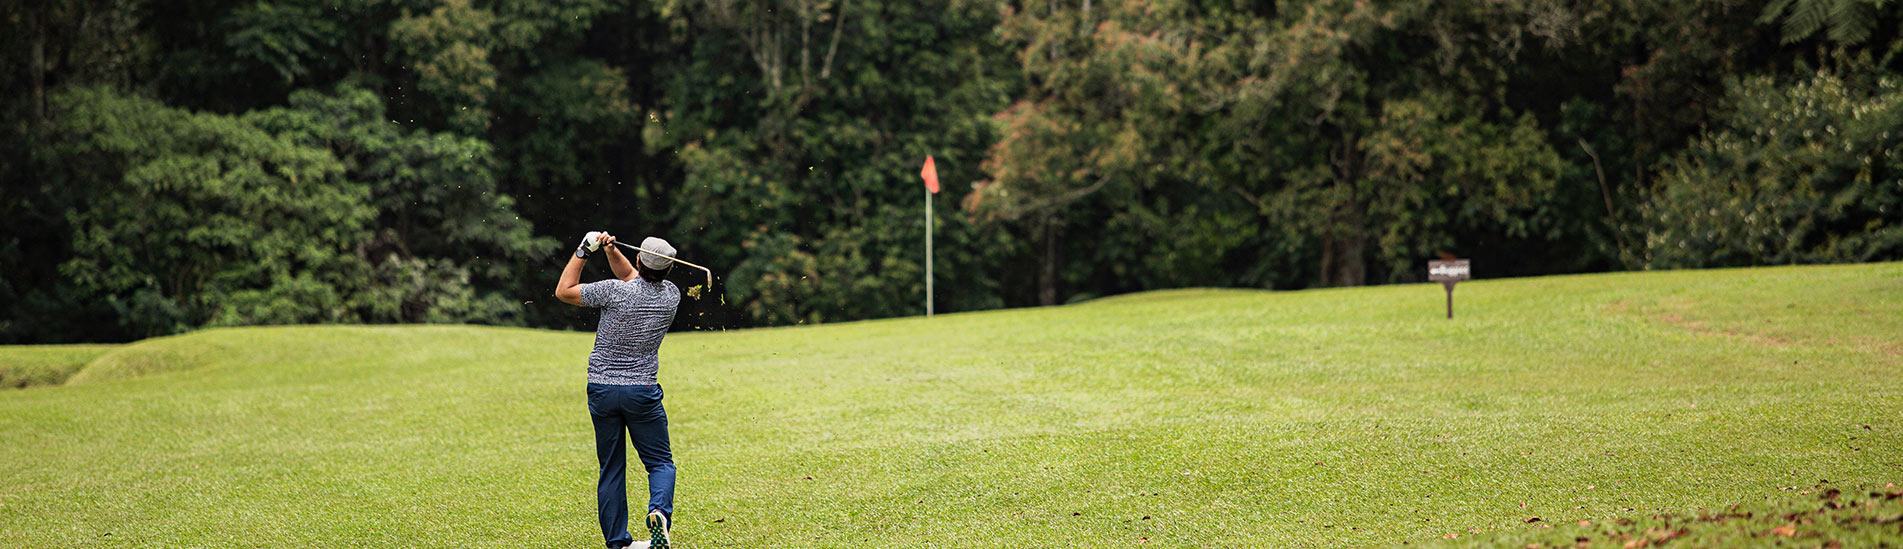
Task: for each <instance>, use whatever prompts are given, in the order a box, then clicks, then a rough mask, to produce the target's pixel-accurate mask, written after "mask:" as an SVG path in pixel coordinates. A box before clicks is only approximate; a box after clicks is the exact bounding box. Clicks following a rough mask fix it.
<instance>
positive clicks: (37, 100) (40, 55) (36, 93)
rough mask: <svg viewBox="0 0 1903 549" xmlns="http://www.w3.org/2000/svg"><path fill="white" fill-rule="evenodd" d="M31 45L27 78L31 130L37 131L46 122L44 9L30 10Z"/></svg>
mask: <svg viewBox="0 0 1903 549" xmlns="http://www.w3.org/2000/svg"><path fill="white" fill-rule="evenodd" d="M31 13H32V15H31V16H30V17H32V18H33V23H32V25H33V45H32V47H31V48H30V49H31V51H29V52H28V53H27V59H28V61H27V63H28V65H27V73H28V78H30V79H32V81H33V84H32V86H33V105H32V107H33V120H32V122H31V124H30V126H31V127H32V128H34V129H35V130H38V129H39V127H40V125H41V124H43V123H45V121H46V8H45V7H44V6H42V7H40V9H37V10H32V11H31Z"/></svg>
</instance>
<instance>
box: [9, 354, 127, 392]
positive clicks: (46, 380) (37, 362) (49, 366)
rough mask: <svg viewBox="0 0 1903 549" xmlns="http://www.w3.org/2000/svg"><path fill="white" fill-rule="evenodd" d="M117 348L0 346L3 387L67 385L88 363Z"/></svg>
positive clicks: (20, 387)
mask: <svg viewBox="0 0 1903 549" xmlns="http://www.w3.org/2000/svg"><path fill="white" fill-rule="evenodd" d="M115 347H118V346H117V345H8V346H0V388H5V389H22V388H26V387H36V386H42V385H59V384H61V383H65V382H66V380H67V379H68V378H71V377H73V374H75V373H77V372H79V370H80V368H83V367H85V366H86V363H88V362H92V360H93V359H95V358H98V357H99V355H103V354H106V353H107V352H109V351H111V350H112V349H113V348H115Z"/></svg>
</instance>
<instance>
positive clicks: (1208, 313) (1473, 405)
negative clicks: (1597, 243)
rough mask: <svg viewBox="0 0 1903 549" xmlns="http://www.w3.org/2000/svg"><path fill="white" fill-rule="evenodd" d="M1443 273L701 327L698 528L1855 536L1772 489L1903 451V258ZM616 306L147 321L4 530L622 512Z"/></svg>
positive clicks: (60, 406) (15, 405)
mask: <svg viewBox="0 0 1903 549" xmlns="http://www.w3.org/2000/svg"><path fill="white" fill-rule="evenodd" d="M1442 299H1443V298H1442V293H1441V289H1440V287H1439V286H1438V285H1426V284H1422V285H1405V286H1387V287H1377V288H1356V289H1342V290H1317V291H1303V292H1262V291H1237V290H1185V291H1175V292H1166V293H1158V294H1150V295H1139V296H1128V297H1120V298H1113V299H1103V300H1096V301H1091V302H1086V303H1081V304H1078V305H1073V306H1064V307H1051V308H1039V309H1026V310H1011V311H994V312H984V313H972V314H954V315H941V316H938V317H934V318H931V319H924V318H905V319H893V320H885V321H874V322H855V323H847V324H838V325H824V326H807V327H797V328H780V329H766V330H745V331H734V332H724V333H677V334H671V335H669V336H668V338H667V342H666V344H665V345H663V347H662V357H661V360H662V370H661V381H662V383H663V385H664V386H665V388H666V394H667V401H666V402H667V409H668V413H669V416H670V429H671V434H672V437H673V448H674V451H675V457H676V459H677V460H678V462H679V467H680V487H681V491H680V496H679V499H678V501H677V504H678V509H679V514H678V515H677V516H676V519H677V520H676V523H675V524H676V526H677V534H678V537H677V540H678V541H679V542H680V543H682V544H683V546H686V547H780V546H800V547H814V546H816V547H867V546H875V547H883V546H919V545H940V546H948V547H949V546H964V545H986V544H996V543H1006V544H1010V545H1017V546H1027V547H1051V546H1071V545H1078V544H1087V545H1121V544H1131V543H1148V544H1157V545H1162V546H1169V547H1283V546H1314V545H1352V546H1368V545H1384V544H1400V543H1409V544H1418V543H1423V542H1426V543H1457V544H1466V543H1479V544H1488V545H1501V544H1513V546H1521V545H1524V544H1526V543H1542V544H1548V546H1550V545H1551V544H1554V543H1560V542H1569V543H1570V542H1571V540H1574V539H1575V538H1577V537H1581V536H1586V537H1590V538H1592V539H1594V540H1599V542H1600V543H1606V542H1607V541H1612V542H1616V544H1617V545H1624V544H1626V543H1633V542H1635V541H1639V538H1638V537H1637V536H1641V535H1646V532H1648V531H1651V529H1653V528H1660V529H1662V530H1660V532H1664V533H1670V532H1675V531H1676V530H1671V529H1669V528H1668V527H1672V526H1682V527H1683V528H1685V529H1687V530H1689V533H1688V534H1686V535H1692V534H1697V532H1698V531H1699V529H1700V528H1704V527H1706V526H1702V525H1690V524H1681V523H1683V522H1685V521H1688V520H1691V519H1685V518H1679V519H1667V518H1661V519H1658V520H1659V521H1660V522H1657V523H1651V522H1646V521H1648V520H1652V519H1651V518H1649V517H1651V516H1652V515H1654V514H1659V515H1660V516H1662V517H1667V516H1671V515H1666V513H1680V512H1686V511H1684V510H1697V509H1714V510H1724V509H1729V508H1730V507H1731V506H1733V505H1738V506H1740V509H1741V512H1746V513H1756V514H1755V515H1752V519H1751V520H1753V521H1754V522H1750V523H1748V525H1747V527H1742V528H1741V529H1740V531H1743V532H1756V531H1757V530H1758V528H1760V527H1761V526H1764V524H1760V523H1759V522H1755V521H1756V520H1757V518H1756V517H1763V516H1765V513H1775V514H1776V515H1778V516H1779V517H1780V518H1786V519H1787V520H1786V522H1791V523H1796V525H1795V526H1794V527H1793V528H1795V530H1794V533H1793V535H1792V540H1793V541H1802V542H1804V543H1806V544H1822V543H1825V542H1827V541H1829V540H1830V539H1838V538H1829V539H1826V538H1824V537H1818V538H1814V539H1813V538H1808V537H1806V538H1803V539H1801V540H1798V539H1797V538H1798V537H1800V536H1804V535H1805V533H1806V532H1809V531H1812V529H1814V528H1816V525H1817V524H1820V523H1821V522H1823V521H1825V520H1837V518H1838V517H1837V516H1836V515H1832V516H1831V517H1830V518H1828V519H1826V518H1824V517H1823V516H1821V515H1819V516H1807V517H1803V518H1808V520H1811V521H1812V523H1811V524H1808V525H1807V524H1804V523H1803V522H1802V521H1801V520H1798V519H1791V518H1787V517H1783V514H1785V513H1792V512H1797V511H1804V512H1809V511H1810V510H1811V509H1812V508H1815V507H1816V506H1818V505H1824V504H1825V502H1822V501H1819V500H1816V499H1814V498H1816V497H1817V496H1818V494H1817V493H1815V492H1814V493H1813V494H1807V495H1801V496H1793V497H1798V498H1800V499H1801V500H1802V501H1797V502H1796V503H1791V504H1790V505H1793V506H1796V505H1798V504H1800V503H1801V504H1802V506H1801V507H1790V508H1786V507H1780V506H1781V505H1784V504H1782V503H1770V504H1765V505H1767V506H1768V508H1769V509H1770V510H1766V511H1760V510H1758V509H1761V508H1762V507H1753V506H1754V505H1757V504H1759V503H1761V502H1765V501H1767V500H1766V494H1787V495H1790V494H1795V492H1793V491H1789V490H1787V491H1782V492H1780V491H1779V490H1778V489H1779V488H1789V487H1792V486H1811V485H1812V484H1814V483H1817V481H1818V480H1820V479H1829V481H1830V486H1831V487H1836V488H1839V489H1840V490H1842V491H1843V494H1852V493H1855V494H1863V493H1865V492H1867V491H1868V490H1865V491H1863V492H1856V491H1853V490H1851V489H1850V488H1847V487H1857V486H1861V487H1871V486H1878V487H1880V486H1883V485H1884V484H1885V483H1887V482H1895V481H1897V480H1899V477H1900V476H1903V469H1900V468H1899V467H1900V466H1899V465H1898V463H1897V458H1896V456H1898V455H1903V415H1900V414H1899V413H1898V412H1897V411H1898V410H1903V375H1898V374H1899V373H1900V372H1903V357H1900V356H1898V353H1896V352H1895V347H1894V343H1895V342H1896V341H1897V337H1896V334H1898V333H1903V264H1882V265H1855V266H1828V267H1798V268H1772V269H1741V270H1719V271H1683V272H1660V273H1622V274H1612V275H1593V276H1568V277H1546V278H1529V279H1511V280H1480V281H1472V282H1468V283H1462V284H1461V285H1460V287H1459V289H1458V290H1457V292H1456V296H1455V299H1456V301H1457V303H1456V306H1457V313H1458V315H1459V316H1457V317H1456V318H1454V319H1452V320H1447V319H1444V318H1442V310H1441V307H1442V306H1443V302H1442ZM591 341H592V334H587V333H574V332H549V331H537V330H521V329H503V328H482V327H464V326H403V327H336V326H333V327H279V328H247V329H229V330H210V331H205V332H199V333H194V334H190V335H187V336H182V337H179V338H172V339H167V340H155V341H151V342H145V343H141V344H137V345H131V346H127V347H125V348H122V349H119V350H117V351H115V352H114V353H113V354H114V355H117V354H119V353H126V356H121V357H118V358H113V356H112V355H108V356H105V357H101V360H100V361H96V362H98V363H108V362H107V361H106V359H108V358H113V360H114V361H117V362H115V363H116V364H119V365H118V366H113V367H111V368H101V369H99V370H98V371H92V370H90V369H89V370H88V372H87V373H85V374H82V375H87V376H88V377H89V380H90V381H89V382H88V383H77V382H76V383H69V384H68V385H66V386H63V387H58V388H51V389H44V390H30V391H0V438H4V439H5V440H7V441H8V444H5V445H0V463H6V464H7V467H0V524H5V525H7V527H6V528H0V545H5V546H25V547H49V546H56V547H65V546H79V545H93V544H99V543H101V542H105V544H107V545H111V544H137V545H156V546H191V547H203V546H212V547H220V546H258V545H266V546H268V545H300V546H379V547H412V546H419V545H423V546H429V545H454V546H468V547H524V546H535V547H546V546H568V547H588V546H597V545H598V544H599V542H600V540H599V538H598V533H596V531H595V526H594V492H593V490H594V459H595V458H594V448H593V436H592V432H591V430H590V426H589V422H588V419H587V417H586V411H585V404H584V403H585V397H584V394H583V390H582V385H583V383H584V380H585V368H584V365H585V362H586V356H587V353H588V349H589V345H590V342H591ZM148 345H150V347H148V348H145V349H140V347H146V346H148ZM131 351H138V352H139V353H145V354H144V355H140V356H144V357H147V358H140V359H138V360H132V358H133V354H132V353H131ZM141 361H143V362H141ZM141 364H144V365H146V366H140V365H141ZM95 365H96V366H97V365H98V364H95ZM159 371H163V372H165V373H164V374H162V375H150V373H151V372H159ZM93 376H97V377H93ZM639 478H640V476H639V475H638V474H636V475H634V479H635V480H633V481H632V484H633V487H634V489H635V491H636V492H637V493H638V492H639V486H640V482H639ZM1876 490H1878V491H1881V489H1880V488H1879V489H1876ZM1846 497H1847V496H1846ZM637 499H638V498H637ZM1866 499H1867V498H1865V497H1863V496H1862V495H1858V496H1857V498H1856V501H1857V502H1859V505H1861V504H1862V503H1865V502H1867V501H1866ZM1844 503H1846V504H1848V503H1849V500H1845V501H1844ZM1884 504H1885V505H1890V504H1891V503H1889V502H1888V500H1885V503H1884ZM1726 512H1728V511H1718V512H1717V513H1726ZM1873 512H1875V511H1873ZM1692 513H1693V514H1691V515H1687V516H1692V517H1694V518H1695V517H1696V516H1697V515H1705V514H1712V513H1713V512H1692ZM1872 516H1879V517H1880V516H1882V515H1881V513H1880V512H1876V514H1875V515H1872ZM1531 517H1539V518H1540V519H1541V520H1540V521H1538V522H1534V523H1528V522H1526V520H1527V519H1529V518H1531ZM1621 518H1624V519H1625V520H1628V521H1630V523H1629V524H1628V523H1621V522H1619V520H1620V519H1621ZM1580 521H1587V522H1588V523H1590V524H1591V525H1592V526H1591V527H1579V526H1576V525H1577V524H1579V522H1580ZM1732 521H1733V519H1726V520H1725V521H1723V522H1724V523H1726V524H1730V523H1732ZM1737 524H1746V523H1737ZM1766 524H1768V523H1766ZM1784 524H1785V522H1780V523H1778V524H1775V525H1771V528H1776V527H1779V526H1782V525H1784ZM1883 524H1885V525H1886V526H1885V527H1888V526H1887V525H1889V524H1891V523H1887V522H1886V523H1883ZM1548 525H1551V526H1555V528H1552V529H1545V528H1541V526H1548ZM1602 527H1604V528H1609V529H1610V530H1607V531H1605V532H1601V531H1599V530H1597V529H1598V528H1602ZM1571 528H1586V530H1580V531H1571V530H1568V531H1565V532H1559V531H1561V530H1567V529H1571ZM1857 531H1858V532H1874V533H1869V534H1868V535H1870V536H1878V537H1877V538H1876V539H1882V540H1886V542H1887V543H1891V544H1899V543H1898V542H1903V534H1899V535H1894V536H1893V535H1891V534H1887V533H1883V532H1889V530H1882V529H1880V528H1878V529H1870V530H1867V531H1866V530H1861V529H1860V530H1857ZM1549 532H1557V533H1555V534H1553V535H1554V536H1557V537H1550V538H1549V537H1543V536H1546V535H1547V534H1548V533H1549ZM1450 533H1458V534H1459V535H1461V537H1460V538H1456V539H1443V537H1444V536H1446V535H1448V534H1450ZM1615 535H1625V536H1632V537H1628V538H1617V537H1613V536H1615ZM1714 535H1716V534H1714ZM1820 535H1825V534H1821V533H1820ZM1856 535H1859V536H1861V535H1865V534H1856ZM1675 539H1677V538H1675ZM1714 539H1717V538H1714ZM1738 539H1743V538H1738ZM1751 539H1752V540H1754V541H1751V542H1745V543H1755V541H1757V540H1773V539H1774V538H1751ZM1775 539H1785V538H1783V537H1782V536H1781V535H1779V537H1777V538H1775ZM1842 539H1843V540H1844V541H1843V543H1851V542H1852V541H1856V540H1859V539H1865V538H1856V537H1851V536H1850V535H1849V534H1846V535H1845V536H1844V537H1843V538H1842ZM1620 540H1623V541H1620ZM1668 541H1669V540H1668ZM1648 543H1649V542H1648ZM1714 543H1728V542H1714Z"/></svg>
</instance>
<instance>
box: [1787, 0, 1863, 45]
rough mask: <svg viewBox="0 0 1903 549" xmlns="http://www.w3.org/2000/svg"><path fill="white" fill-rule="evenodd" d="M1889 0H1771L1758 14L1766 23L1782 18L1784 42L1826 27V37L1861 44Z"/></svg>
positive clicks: (1806, 35)
mask: <svg viewBox="0 0 1903 549" xmlns="http://www.w3.org/2000/svg"><path fill="white" fill-rule="evenodd" d="M1889 3H1890V0H1771V1H1770V2H1769V3H1766V4H1765V6H1764V12H1763V14H1762V15H1760V16H1759V17H1758V22H1759V23H1763V24H1770V23H1775V22H1777V21H1778V20H1779V19H1782V20H1783V25H1782V26H1781V28H1782V31H1783V36H1784V43H1786V44H1789V43H1792V42H1799V41H1802V40H1804V39H1806V38H1810V37H1811V36H1813V35H1816V34H1817V31H1820V30H1826V29H1828V30H1827V31H1826V32H1825V37H1826V38H1828V39H1829V40H1830V41H1832V42H1836V43H1839V44H1850V45H1855V44H1860V43H1862V42H1863V41H1865V40H1869V39H1870V35H1871V33H1872V32H1873V31H1875V30H1876V25H1877V23H1878V21H1880V20H1879V19H1878V17H1877V14H1878V13H1880V12H1882V11H1883V10H1884V8H1885V5H1886V4H1889Z"/></svg>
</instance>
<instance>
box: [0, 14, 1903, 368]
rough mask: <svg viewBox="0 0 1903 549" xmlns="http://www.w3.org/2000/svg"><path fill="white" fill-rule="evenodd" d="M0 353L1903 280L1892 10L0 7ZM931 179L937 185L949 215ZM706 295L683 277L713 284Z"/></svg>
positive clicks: (1898, 38) (1897, 31) (1902, 171)
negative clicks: (1223, 297)
mask: <svg viewBox="0 0 1903 549" xmlns="http://www.w3.org/2000/svg"><path fill="white" fill-rule="evenodd" d="M0 12H3V13H4V15H5V17H0V30H3V31H0V70H4V72H5V74H6V75H7V77H6V78H4V79H0V96H3V98H4V99H5V101H4V102H0V121H4V124H3V125H0V180H3V181H4V183H5V184H4V185H0V214H4V215H0V265H6V266H7V267H8V272H7V273H6V274H5V275H4V276H0V342H60V341H76V340H123V339H130V338H137V337H149V336H153V335H161V334H168V333H175V332H179V331H184V330H190V329H193V328H197V327H202V326H212V325H241V324H273V323H311V322H470V323H489V324H509V325H526V326H539V327H551V328H576V327H585V326H588V325H589V324H590V323H591V322H592V315H590V314H588V313H587V312H585V311H581V310H577V309H574V308H571V307H567V306H564V305H561V304H560V303H558V302H556V301H555V300H553V299H551V298H550V296H549V295H548V294H549V291H550V288H552V285H553V283H554V280H555V277H556V274H557V273H558V272H559V270H560V268H561V261H562V260H563V258H564V257H565V254H566V252H567V251H568V250H567V246H569V245H571V243H572V242H574V241H575V240H576V238H578V237H579V236H580V235H581V234H582V233H583V232H585V231H588V230H596V229H605V230H609V231H613V232H615V233H617V234H620V235H622V236H623V237H624V238H639V237H640V236H645V235H650V234H652V235H658V236H663V237H666V238H668V239H669V240H671V241H672V242H674V244H675V245H676V246H677V247H678V248H679V249H680V251H681V254H682V255H683V257H685V258H687V259H690V260H694V261H696V262H697V263H701V264H706V265H709V266H712V267H714V268H715V269H716V272H717V274H718V276H719V280H717V282H716V284H715V287H714V288H711V289H709V290H710V291H709V292H708V295H709V296H711V297H710V298H709V299H704V300H700V301H689V302H687V303H685V304H684V305H683V308H682V317H681V319H680V321H678V322H676V326H677V327H679V328H682V329H704V328H732V327H746V326H768V325H784V324H799V323H815V322H831V321H842V320H855V319H865V318H877V317H885V316H895V315H908V314H918V313H921V312H923V310H922V304H923V302H924V299H923V292H924V288H925V284H924V279H923V277H924V276H925V272H924V271H925V268H924V259H925V258H924V256H923V245H922V242H921V238H922V237H923V232H924V229H925V227H924V226H923V223H924V220H923V215H922V213H923V212H921V211H920V209H921V208H925V207H930V208H932V209H933V211H934V213H935V214H936V215H935V216H934V222H935V223H936V224H937V226H936V227H934V233H935V234H936V237H937V240H936V247H937V252H938V253H937V257H936V258H935V264H936V270H935V273H934V275H935V277H936V279H935V280H934V286H935V287H936V288H937V292H938V295H937V296H936V303H937V307H938V309H939V311H940V312H951V311H965V310H978V309H988V308H998V307H1011V306H1027V305H1049V304H1059V303H1066V302H1071V301H1076V300H1080V299H1087V298H1090V297H1094V296H1102V295H1109V294H1116V293H1123V292H1131V291H1141V290H1148V289H1157V288H1170V287H1182V286H1231V287H1254V288H1279V289H1292V288H1305V287H1314V286H1333V285H1358V284H1378V283H1393V282H1412V281H1419V280H1422V279H1423V278H1424V276H1425V274H1424V273H1423V272H1422V269H1421V265H1422V262H1423V261H1424V260H1426V259H1429V258H1433V257H1436V256H1438V255H1439V254H1442V253H1452V254H1458V255H1462V256H1466V257H1471V258H1473V259H1474V260H1475V264H1476V266H1477V271H1476V272H1477V273H1480V274H1482V275H1483V276H1506V275H1533V274H1549V273H1570V272H1584V271H1603V270H1616V269H1651V268H1681V267H1702V266H1735V265H1756V264H1782V263H1805V262H1835V261H1883V260H1897V259H1903V232H1900V231H1903V229H1899V227H1900V226H1903V210H1900V208H1903V203H1900V201H1903V163H1900V162H1903V160H1899V159H1898V155H1899V154H1903V152H1900V151H1899V148H1900V147H1903V142H1900V140H1903V138H1899V137H1898V135H1896V133H1897V132H1896V130H1895V128H1896V127H1898V123H1899V122H1903V119H1900V118H1899V117H1903V110H1899V109H1898V107H1897V105H1898V104H1899V97H1903V95H1899V92H1898V91H1897V86H1898V83H1897V81H1896V78H1895V76H1894V75H1895V74H1896V72H1897V68H1898V65H1899V59H1898V53H1899V52H1903V28H1900V23H1903V6H1899V4H1898V3H1896V2H1890V1H1888V0H1770V1H1767V2H1758V3H1749V2H1733V1H1709V2H1704V1H1701V2H1641V1H1629V0H1619V1H1613V2H1598V3H1584V4H1581V3H1573V2H1559V1H1554V0H1516V1H1507V2H1500V1H1479V0H1459V1H1453V2H1425V1H1418V0H1409V1H1400V2H1362V1H1358V0H1305V1H1289V2H1220V1H1218V2H1205V1H1195V0H1161V1H1146V2H1129V1H1119V0H1048V1H1045V2H1018V1H993V2H981V1H970V0H924V1H920V2H871V1H864V0H859V1H855V0H656V1H652V2H632V3H613V2H604V1H600V0H559V1H549V0H528V1H516V2H497V1H493V0H389V1H383V0H379V1H354V0H285V1H280V2H246V1H236V0H182V1H180V2H172V3H166V4H158V3H154V2H150V1H148V0H89V1H76V0H49V1H43V2H24V1H18V0H15V1H8V2H0ZM928 154H929V155H932V156H933V157H934V158H936V159H937V165H938V169H939V173H940V177H941V178H942V180H943V181H944V187H945V192H944V193H942V194H941V195H939V196H938V197H937V198H936V199H934V200H933V201H932V202H930V203H929V205H927V204H922V202H923V201H924V200H925V195H924V193H923V191H922V190H921V188H920V183H919V181H918V179H917V173H918V168H919V164H920V163H921V162H922V161H923V159H924V158H925V156H926V155H928ZM680 282H682V283H683V284H684V285H691V284H690V283H688V282H687V281H686V280H685V279H683V280H681V281H680Z"/></svg>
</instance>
